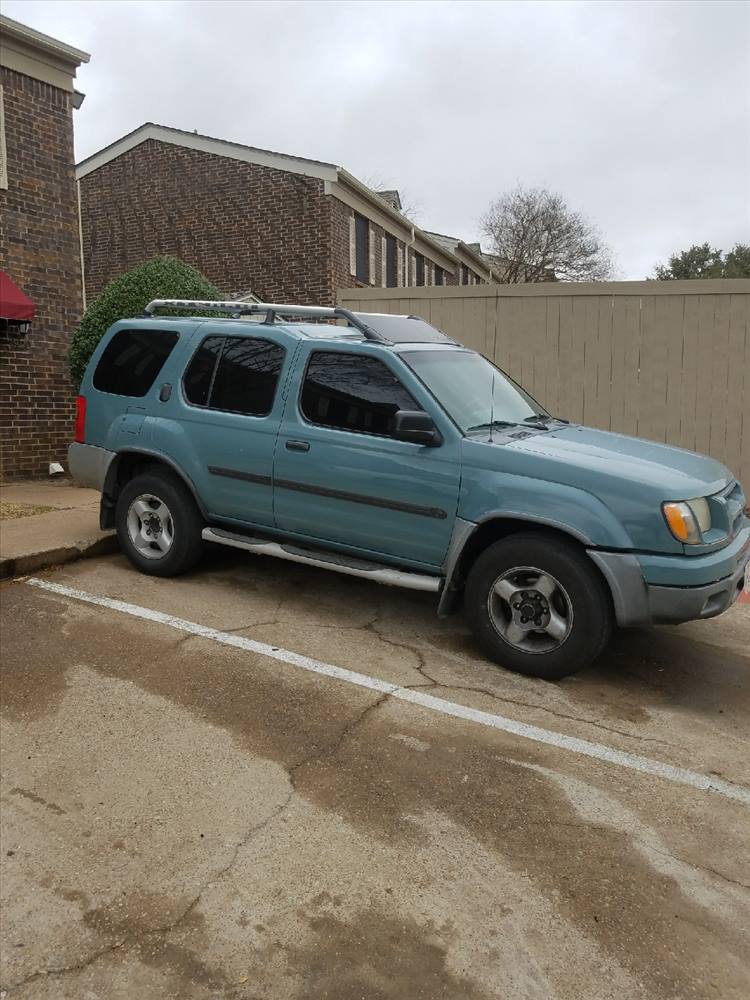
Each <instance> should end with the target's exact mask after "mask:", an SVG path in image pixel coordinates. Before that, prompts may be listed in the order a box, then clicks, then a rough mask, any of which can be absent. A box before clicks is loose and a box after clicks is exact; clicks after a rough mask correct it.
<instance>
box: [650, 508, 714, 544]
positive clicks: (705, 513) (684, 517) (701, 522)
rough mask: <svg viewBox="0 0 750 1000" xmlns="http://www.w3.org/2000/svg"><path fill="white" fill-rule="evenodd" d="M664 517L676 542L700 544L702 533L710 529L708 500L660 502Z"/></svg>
mask: <svg viewBox="0 0 750 1000" xmlns="http://www.w3.org/2000/svg"><path fill="white" fill-rule="evenodd" d="M661 509H662V511H663V513H664V519H665V520H666V522H667V525H668V526H669V530H670V531H671V532H672V534H673V535H674V537H675V538H676V539H677V541H678V542H684V543H685V545H700V543H701V542H702V541H703V534H704V532H706V531H710V530H711V508H710V507H709V506H708V500H706V498H705V497H700V498H699V499H697V500H685V501H684V502H682V503H665V504H662V508H661Z"/></svg>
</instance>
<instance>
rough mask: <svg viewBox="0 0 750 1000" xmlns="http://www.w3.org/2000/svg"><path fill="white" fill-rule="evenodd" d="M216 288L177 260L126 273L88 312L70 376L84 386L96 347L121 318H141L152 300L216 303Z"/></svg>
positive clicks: (71, 352)
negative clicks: (86, 372) (193, 300)
mask: <svg viewBox="0 0 750 1000" xmlns="http://www.w3.org/2000/svg"><path fill="white" fill-rule="evenodd" d="M221 297H222V296H221V293H220V291H219V289H218V288H217V287H216V285H214V284H212V283H211V282H210V281H209V280H208V278H205V277H204V276H203V275H202V274H201V273H200V271H196V269H195V268H194V267H190V265H189V264H184V263H183V262H182V261H181V260H177V258H176V257H154V258H153V259H152V260H149V261H146V263H145V264H139V265H138V266H137V267H134V268H133V269H132V271H126V272H125V274H121V275H120V277H119V278H115V279H114V281H110V283H109V284H108V285H107V286H106V288H105V289H104V290H103V291H102V292H101V294H100V295H98V296H97V297H96V298H95V299H94V301H93V302H92V303H91V304H90V305H89V307H88V309H87V310H86V312H85V314H84V317H83V319H82V320H81V325H80V326H79V327H78V329H77V330H76V331H75V333H74V334H73V336H72V337H71V340H70V347H69V348H68V365H69V367H70V376H71V378H72V380H73V383H74V384H75V385H77V386H78V385H80V384H81V379H82V378H83V375H84V372H85V371H86V366H87V365H88V363H89V360H90V359H91V355H92V354H93V353H94V351H95V350H96V346H97V344H98V343H99V341H100V340H101V339H102V337H103V336H104V334H105V333H106V332H107V330H108V329H109V327H110V326H111V325H112V324H113V323H114V322H116V321H117V320H118V319H126V318H128V317H131V316H139V315H140V314H141V313H142V312H143V310H144V309H145V307H146V306H147V305H148V303H149V302H150V301H151V300H152V299H206V300H212V301H216V300H217V299H220V298H221Z"/></svg>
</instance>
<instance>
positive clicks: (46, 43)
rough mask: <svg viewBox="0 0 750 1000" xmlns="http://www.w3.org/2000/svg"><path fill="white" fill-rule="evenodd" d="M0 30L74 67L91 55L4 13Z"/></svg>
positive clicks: (9, 36) (0, 17) (1, 15)
mask: <svg viewBox="0 0 750 1000" xmlns="http://www.w3.org/2000/svg"><path fill="white" fill-rule="evenodd" d="M0 30H1V31H2V33H3V34H4V35H6V36H7V37H8V38H15V39H17V40H18V41H19V42H23V43H24V44H26V45H29V46H31V47H33V48H35V49H38V50H39V51H41V52H44V53H47V54H48V55H52V56H55V57H56V58H58V59H60V60H63V61H65V62H69V63H70V64H71V65H72V66H73V67H74V68H77V67H78V66H80V65H81V63H87V62H89V60H90V59H91V55H90V54H89V53H88V52H84V51H83V49H77V48H76V47H75V46H74V45H68V44H66V43H65V42H60V41H58V39H56V38H52V36H51V35H45V34H44V33H43V32H41V31H36V30H35V29H34V28H30V27H29V26H28V25H27V24H21V22H20V21H15V20H13V18H11V17H6V16H5V15H4V14H0Z"/></svg>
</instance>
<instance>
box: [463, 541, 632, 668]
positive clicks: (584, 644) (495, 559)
mask: <svg viewBox="0 0 750 1000" xmlns="http://www.w3.org/2000/svg"><path fill="white" fill-rule="evenodd" d="M465 606H466V614H467V618H468V620H469V625H470V626H471V629H472V631H473V633H474V636H475V638H476V639H477V641H478V642H479V644H480V646H481V647H482V649H483V650H484V652H485V653H486V654H487V655H488V656H489V657H490V658H491V659H492V660H494V661H495V662H496V663H499V664H500V665H501V666H503V667H507V668H508V669H509V670H514V671H516V672H517V673H521V674H526V675H528V676H530V677H541V678H543V679H545V680H559V679H560V678H561V677H567V676H568V675H569V674H573V673H575V672H576V671H578V670H581V669H582V668H583V667H587V666H588V665H589V664H590V663H591V662H592V661H593V660H595V659H596V657H597V656H598V655H599V653H600V652H601V651H602V649H603V648H604V646H605V645H606V643H607V641H608V640H609V637H610V635H611V633H612V627H613V614H612V605H611V600H610V595H609V593H608V591H607V588H606V584H605V583H604V581H603V580H602V578H601V577H600V576H599V574H598V572H597V570H596V568H595V567H594V566H593V565H592V564H591V562H590V561H589V559H588V558H587V556H586V555H585V553H584V552H582V551H581V550H580V549H579V548H578V547H577V546H576V544H575V543H574V542H572V541H570V542H569V541H567V540H566V539H562V538H559V537H558V536H555V535H552V534H544V533H542V532H538V533H536V532H534V533H531V532H528V533H526V532H524V533H523V534H518V535H511V536H509V537H508V538H504V539H502V540H501V541H499V542H495V544H494V545H491V546H490V547H489V548H488V549H486V551H485V552H483V553H482V555H481V556H480V557H479V558H478V559H477V561H476V562H475V563H474V565H473V566H472V568H471V570H470V572H469V577H468V580H467V582H466V594H465Z"/></svg>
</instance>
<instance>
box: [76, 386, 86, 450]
mask: <svg viewBox="0 0 750 1000" xmlns="http://www.w3.org/2000/svg"><path fill="white" fill-rule="evenodd" d="M75 440H76V443H77V444H84V443H85V441H86V397H85V396H76V436H75Z"/></svg>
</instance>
